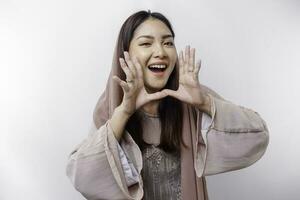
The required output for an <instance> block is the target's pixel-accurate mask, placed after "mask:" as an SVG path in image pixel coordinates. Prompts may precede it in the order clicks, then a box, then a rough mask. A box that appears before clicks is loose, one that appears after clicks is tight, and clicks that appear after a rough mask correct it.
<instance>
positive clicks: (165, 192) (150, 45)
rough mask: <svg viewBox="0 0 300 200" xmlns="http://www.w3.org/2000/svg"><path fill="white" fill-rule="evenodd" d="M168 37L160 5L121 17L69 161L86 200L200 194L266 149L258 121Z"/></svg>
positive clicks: (190, 51) (195, 199)
mask: <svg viewBox="0 0 300 200" xmlns="http://www.w3.org/2000/svg"><path fill="white" fill-rule="evenodd" d="M174 37H175V34H174V32H173V29H172V27H171V24H170V22H169V21H168V20H167V19H166V18H165V17H164V16H163V15H162V14H160V13H151V12H150V11H148V12H146V11H140V12H137V13H134V14H133V15H131V16H130V17H129V18H128V19H127V20H126V21H125V22H124V24H123V26H122V28H121V30H120V33H119V38H118V41H117V45H116V48H115V52H114V57H113V63H112V68H111V73H110V75H109V78H108V82H107V85H106V90H105V91H104V92H103V94H102V95H101V97H100V99H99V101H98V103H97V105H96V108H95V111H94V118H93V124H92V128H91V131H90V133H89V135H88V137H87V138H86V139H85V140H84V141H83V142H82V143H81V144H79V145H78V146H77V147H76V148H75V149H74V151H73V152H72V153H71V154H70V157H69V162H68V165H67V175H68V177H69V178H70V180H71V182H72V183H73V185H74V187H75V188H76V189H77V190H78V191H79V192H80V193H81V194H82V195H83V196H85V197H86V198H87V199H90V200H96V199H97V200H98V199H146V200H148V199H151V200H153V199H155V200H159V199H163V200H167V199H184V200H206V199H208V196H207V190H206V184H205V176H207V175H212V174H218V173H222V172H227V171H232V170H237V169H241V168H244V167H247V166H249V165H251V164H253V163H254V162H256V161H257V160H258V159H260V158H261V156H262V155H263V154H264V152H265V150H266V147H267V145H268V141H269V136H268V129H267V126H266V123H265V122H264V120H263V119H262V118H261V117H260V116H259V114H258V113H257V112H255V111H253V110H251V109H248V108H245V107H242V106H239V105H235V104H233V103H231V102H229V101H227V100H224V99H223V98H222V97H221V96H219V95H218V94H216V93H215V92H214V91H212V90H211V89H209V88H208V87H206V86H204V85H202V84H200V83H199V79H198V74H199V70H200V62H197V63H195V49H194V48H190V47H189V46H187V47H186V48H185V50H184V52H183V51H181V52H179V55H178V56H177V50H176V47H175V44H174Z"/></svg>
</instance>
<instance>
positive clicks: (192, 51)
mask: <svg viewBox="0 0 300 200" xmlns="http://www.w3.org/2000/svg"><path fill="white" fill-rule="evenodd" d="M188 67H189V71H190V72H192V71H194V67H195V48H192V49H190V57H189V64H188Z"/></svg>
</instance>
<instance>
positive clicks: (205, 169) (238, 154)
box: [195, 94, 269, 177]
mask: <svg viewBox="0 0 300 200" xmlns="http://www.w3.org/2000/svg"><path fill="white" fill-rule="evenodd" d="M209 96H210V98H211V100H212V101H211V109H210V110H211V116H209V115H208V114H207V113H205V112H203V113H202V112H201V111H200V110H199V109H197V123H198V125H197V127H198V129H197V134H198V137H199V143H198V145H197V147H198V148H197V154H196V158H195V170H196V172H197V175H198V176H199V177H200V176H207V175H213V174H218V173H223V172H227V171H233V170H238V169H242V168H245V167H248V166H250V165H251V164H253V163H255V162H256V161H257V160H259V159H260V158H261V157H262V155H263V154H264V153H265V151H266V148H267V145H268V142H269V131H268V129H267V126H266V123H265V121H264V120H263V119H262V118H261V117H260V115H259V114H258V113H257V112H255V111H253V110H251V109H248V108H245V107H242V106H239V105H235V104H233V103H231V102H229V101H226V100H224V99H222V98H218V97H216V96H215V95H214V96H213V95H211V94H209ZM201 115H202V120H201ZM201 124H202V128H201V129H200V128H199V127H200V125H201Z"/></svg>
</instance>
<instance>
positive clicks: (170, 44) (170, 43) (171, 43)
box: [165, 42, 174, 46]
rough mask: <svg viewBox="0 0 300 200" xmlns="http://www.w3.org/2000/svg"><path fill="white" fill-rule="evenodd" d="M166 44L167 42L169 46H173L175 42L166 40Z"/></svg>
mask: <svg viewBox="0 0 300 200" xmlns="http://www.w3.org/2000/svg"><path fill="white" fill-rule="evenodd" d="M165 44H166V45H167V46H173V45H174V43H173V42H166V43H165Z"/></svg>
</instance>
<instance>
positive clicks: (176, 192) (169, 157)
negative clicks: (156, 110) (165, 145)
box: [142, 112, 181, 200]
mask: <svg viewBox="0 0 300 200" xmlns="http://www.w3.org/2000/svg"><path fill="white" fill-rule="evenodd" d="M142 113H143V116H144V117H143V121H142V125H143V139H144V141H145V142H146V143H148V144H149V145H148V146H147V147H146V148H145V149H144V150H143V152H142V156H143V169H142V177H143V183H144V197H143V199H144V200H153V199H155V200H166V199H170V200H181V176H180V174H181V169H180V154H178V153H167V152H165V151H163V150H162V149H160V148H158V147H157V146H158V144H159V141H160V124H159V118H158V117H157V116H153V115H150V114H148V113H145V112H142Z"/></svg>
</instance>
